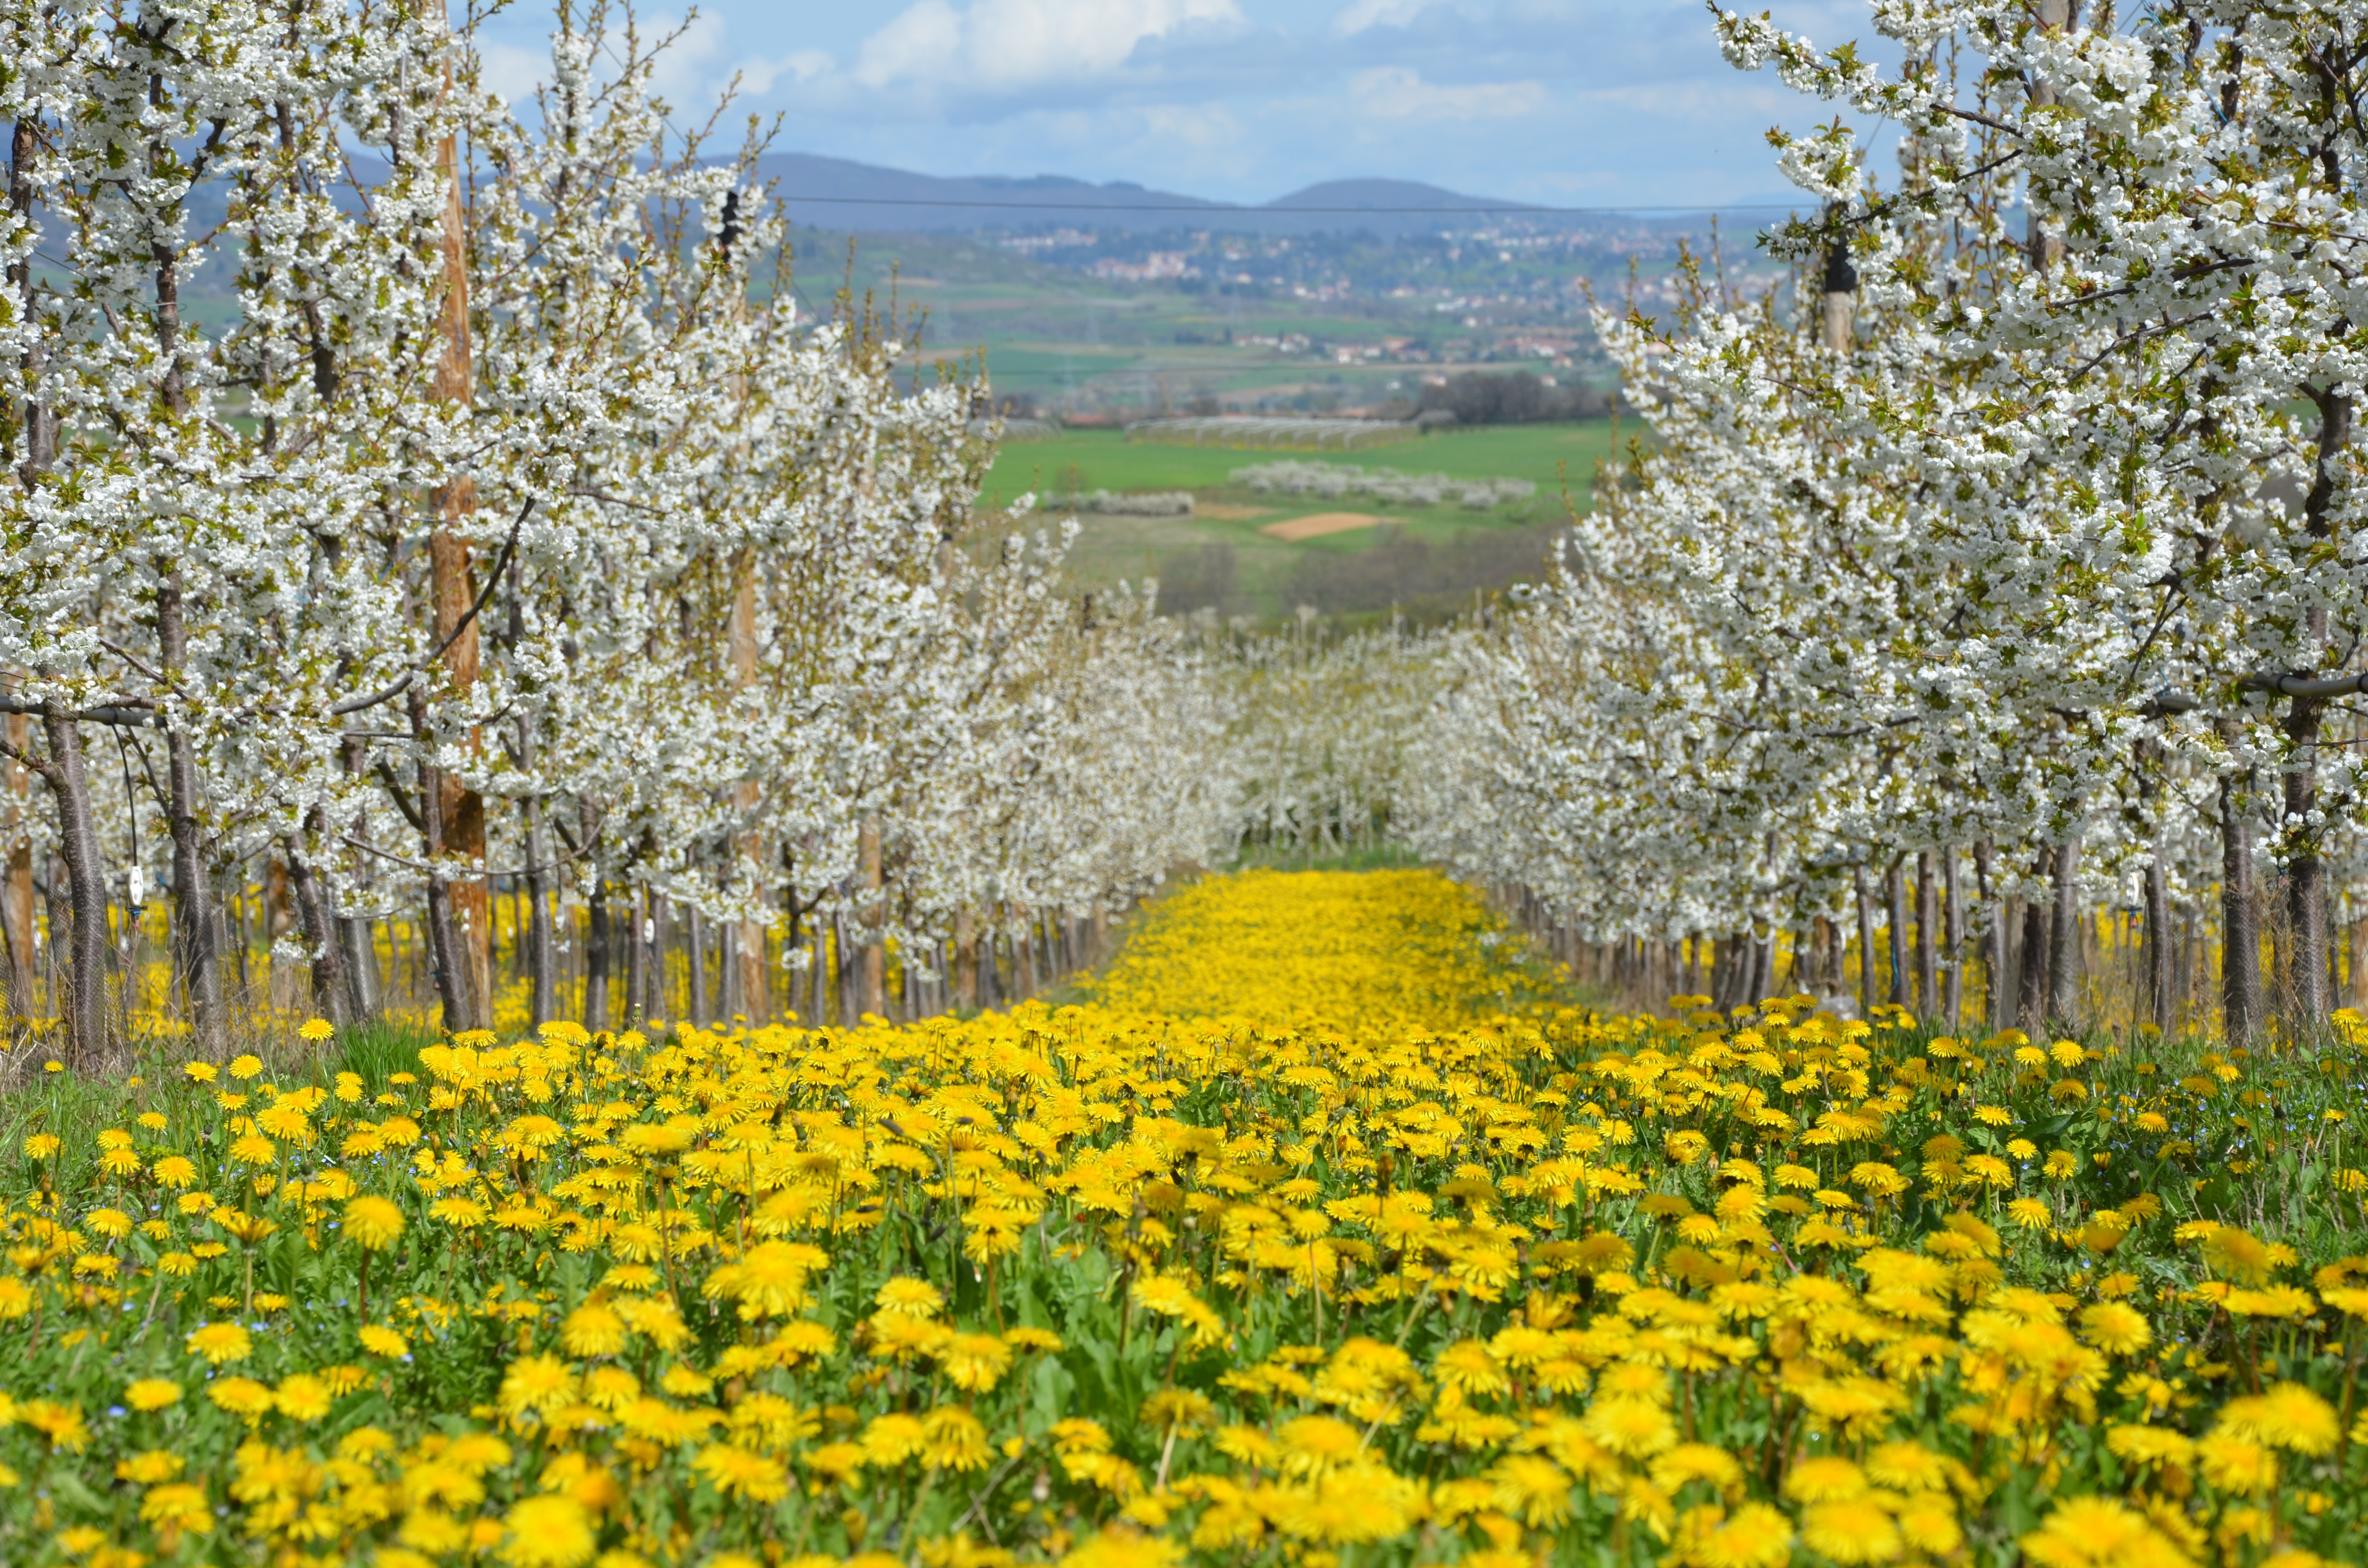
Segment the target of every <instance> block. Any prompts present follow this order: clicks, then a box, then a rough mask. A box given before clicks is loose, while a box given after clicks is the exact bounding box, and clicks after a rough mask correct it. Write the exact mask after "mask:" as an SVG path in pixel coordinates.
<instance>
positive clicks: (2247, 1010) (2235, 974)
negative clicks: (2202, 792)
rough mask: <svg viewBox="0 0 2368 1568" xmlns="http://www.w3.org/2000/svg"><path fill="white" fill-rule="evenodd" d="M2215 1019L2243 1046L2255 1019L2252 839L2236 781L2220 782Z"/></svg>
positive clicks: (2257, 957)
mask: <svg viewBox="0 0 2368 1568" xmlns="http://www.w3.org/2000/svg"><path fill="white" fill-rule="evenodd" d="M2220 919H2221V930H2222V932H2223V934H2224V937H2223V941H2222V945H2221V950H2220V1017H2221V1024H2222V1033H2223V1034H2224V1035H2225V1036H2226V1041H2227V1044H2228V1045H2229V1047H2230V1048H2231V1049H2234V1048H2236V1047H2238V1046H2249V1045H2250V1044H2251V1043H2252V1040H2253V1031H2254V1030H2255V1029H2256V1028H2259V1027H2260V1021H2261V941H2260V931H2259V929H2258V928H2257V927H2256V926H2255V925H2254V922H2253V841H2252V832H2251V828H2250V825H2249V824H2248V823H2247V822H2246V821H2245V817H2244V813H2243V812H2241V811H2240V810H2238V803H2237V781H2236V780H2235V779H2234V778H2226V777H2225V776H2224V777H2223V778H2221V780H2220Z"/></svg>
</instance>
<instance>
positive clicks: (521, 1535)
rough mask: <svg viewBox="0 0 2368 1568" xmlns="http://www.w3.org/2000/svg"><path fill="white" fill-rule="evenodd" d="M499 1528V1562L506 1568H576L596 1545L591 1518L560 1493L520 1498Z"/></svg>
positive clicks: (576, 1503)
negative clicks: (501, 1532)
mask: <svg viewBox="0 0 2368 1568" xmlns="http://www.w3.org/2000/svg"><path fill="white" fill-rule="evenodd" d="M502 1529H503V1541H502V1547H501V1559H502V1561H503V1562H505V1563H507V1564H508V1565H509V1568H579V1565H580V1564H582V1563H585V1562H590V1561H591V1559H592V1553H593V1552H594V1551H595V1550H597V1549H598V1546H599V1538H598V1536H596V1535H595V1534H594V1533H593V1528H592V1519H591V1516H590V1515H589V1514H587V1513H586V1511H585V1508H584V1505H583V1504H581V1503H579V1502H577V1501H576V1500H575V1498H574V1497H571V1496H569V1495H567V1494H564V1493H546V1494H543V1495H541V1496H539V1497H529V1498H526V1499H524V1500H523V1501H521V1502H520V1503H518V1506H516V1507H514V1508H512V1509H511V1510H510V1511H509V1513H508V1514H507V1515H506V1516H505V1517H503V1519H502Z"/></svg>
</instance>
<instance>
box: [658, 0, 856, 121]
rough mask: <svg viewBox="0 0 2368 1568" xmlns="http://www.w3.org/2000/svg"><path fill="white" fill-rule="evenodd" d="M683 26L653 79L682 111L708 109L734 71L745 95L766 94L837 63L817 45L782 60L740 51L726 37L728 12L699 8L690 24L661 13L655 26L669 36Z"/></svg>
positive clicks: (676, 107) (817, 74) (729, 80)
mask: <svg viewBox="0 0 2368 1568" xmlns="http://www.w3.org/2000/svg"><path fill="white" fill-rule="evenodd" d="M677 27H680V28H681V29H682V30H681V34H680V36H679V37H677V38H676V39H675V40H674V43H673V46H672V47H671V48H669V49H668V50H666V52H665V53H663V54H661V55H659V56H658V63H657V69H656V71H655V73H653V76H652V82H653V85H655V87H656V89H657V93H658V96H659V97H662V98H664V99H666V102H667V103H668V104H669V105H671V106H672V107H673V108H675V109H676V110H677V111H679V112H684V113H689V114H704V113H705V112H706V111H707V110H708V109H710V108H713V107H714V104H715V101H716V100H717V99H718V98H720V97H723V91H724V89H725V88H726V87H729V86H730V85H732V78H733V77H734V75H737V76H738V77H739V78H740V89H739V90H740V94H741V96H742V97H763V96H764V95H765V94H767V93H768V92H770V91H772V89H773V85H774V84H775V83H777V82H784V81H787V82H804V81H810V80H812V79H813V78H814V77H816V76H819V75H821V74H824V73H825V72H826V71H828V70H829V69H830V68H831V65H832V61H831V58H830V56H829V55H827V54H825V53H823V52H822V51H820V50H817V49H801V50H794V51H791V52H790V53H788V54H785V55H782V56H781V57H780V59H778V60H768V59H766V58H765V57H764V56H762V55H757V54H743V53H737V52H735V51H734V50H733V49H732V47H731V45H730V43H729V42H728V41H727V40H726V39H725V36H724V31H725V29H724V23H723V17H720V16H718V15H716V14H715V13H714V12H712V11H700V12H698V13H696V14H695V15H693V16H692V17H691V19H690V22H689V26H687V27H686V26H683V25H682V24H681V23H679V22H677V20H676V19H675V18H674V17H670V16H666V15H665V14H664V13H660V14H659V15H657V16H656V17H653V18H652V26H651V28H650V30H651V32H653V33H655V34H656V35H657V36H658V37H661V38H663V37H666V35H668V34H670V33H672V32H674V30H675V29H676V28H677Z"/></svg>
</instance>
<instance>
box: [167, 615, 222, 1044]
mask: <svg viewBox="0 0 2368 1568" xmlns="http://www.w3.org/2000/svg"><path fill="white" fill-rule="evenodd" d="M188 645H189V644H188V627H187V624H186V622H185V620H184V619H183V617H182V611H181V586H180V584H179V582H178V581H177V580H176V578H175V577H174V576H173V575H172V574H166V575H165V579H164V581H163V582H162V583H161V584H160V585H158V587H157V589H156V650H157V656H158V658H159V659H160V660H161V661H162V663H163V667H164V675H165V683H166V685H167V686H168V687H169V686H171V685H173V684H175V683H176V676H178V675H179V673H180V669H181V665H182V664H183V662H184V661H185V660H186V659H187V658H188ZM160 695H161V694H160ZM165 783H166V790H165V822H166V825H167V826H168V827H169V828H170V830H171V832H172V835H173V959H174V968H176V970H178V971H180V974H179V979H180V982H181V989H182V993H183V994H184V995H185V996H186V997H187V998H188V1007H189V1044H190V1049H191V1050H192V1051H194V1052H195V1054H196V1055H198V1056H199V1057H200V1058H202V1059H204V1060H207V1061H211V1060H213V1059H215V1058H217V1057H219V1056H220V1055H221V1054H222V1045H223V1040H224V1038H225V1029H226V1028H227V1024H228V1014H227V1012H226V1010H225V1009H224V1007H223V1006H222V963H221V955H220V954H219V953H218V952H217V951H216V949H215V947H214V913H213V897H212V894H213V883H212V881H211V878H210V877H209V876H208V875H207V874H206V846H205V830H204V828H203V827H202V826H200V825H199V822H198V794H199V781H198V758H197V752H196V750H195V748H194V747H192V746H191V745H190V744H189V733H188V730H187V729H186V728H185V727H184V726H183V725H182V724H181V723H179V722H174V723H173V724H172V725H171V726H170V727H169V728H167V729H166V730H165Z"/></svg>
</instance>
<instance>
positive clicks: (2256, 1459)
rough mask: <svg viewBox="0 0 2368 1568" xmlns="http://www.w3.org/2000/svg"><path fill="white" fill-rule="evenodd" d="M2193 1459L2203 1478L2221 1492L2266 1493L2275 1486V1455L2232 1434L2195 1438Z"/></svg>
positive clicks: (2276, 1473)
mask: <svg viewBox="0 0 2368 1568" xmlns="http://www.w3.org/2000/svg"><path fill="white" fill-rule="evenodd" d="M2195 1457H2196V1460H2198V1462H2199V1464H2200V1467H2201V1468H2202V1470H2203V1479H2204V1480H2206V1481H2208V1482H2210V1483H2212V1484H2213V1485H2214V1486H2216V1487H2218V1488H2219V1489H2220V1490H2221V1491H2223V1492H2239V1493H2246V1494H2251V1493H2256V1492H2267V1491H2268V1490H2269V1489H2270V1488H2271V1487H2272V1486H2275V1485H2276V1484H2277V1483H2278V1456H2277V1454H2276V1453H2275V1452H2274V1451H2273V1450H2271V1449H2267V1448H2264V1447H2262V1446H2261V1445H2260V1444H2259V1443H2256V1442H2254V1441H2252V1440H2251V1439H2250V1438H2247V1437H2237V1435H2236V1434H2235V1433H2233V1432H2219V1431H2215V1432H2210V1433H2207V1434H2205V1435H2204V1436H2203V1437H2200V1438H2198V1439H2197V1440H2196V1444H2195Z"/></svg>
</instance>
